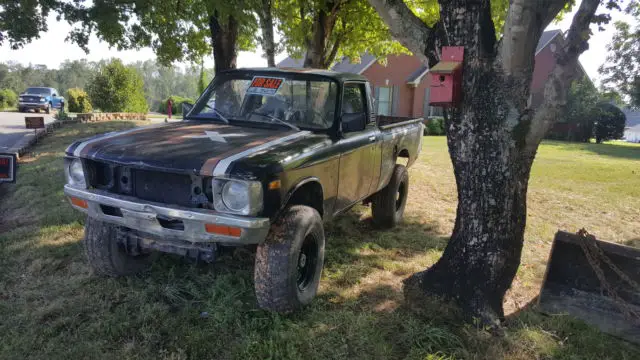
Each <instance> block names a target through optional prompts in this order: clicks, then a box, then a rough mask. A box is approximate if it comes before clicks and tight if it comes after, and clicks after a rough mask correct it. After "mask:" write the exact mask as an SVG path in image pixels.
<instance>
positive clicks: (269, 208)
mask: <svg viewBox="0 0 640 360" xmlns="http://www.w3.org/2000/svg"><path fill="white" fill-rule="evenodd" d="M373 108H374V106H373V98H372V96H371V89H370V86H369V84H368V82H367V80H366V79H365V78H364V77H362V76H359V75H354V74H345V73H335V72H331V71H323V70H303V71H299V70H290V71H288V70H276V69H254V70H250V69H243V70H233V71H226V72H221V73H218V74H217V76H216V78H215V79H214V81H213V82H212V83H211V84H210V85H209V87H208V88H207V90H206V91H205V93H204V94H203V95H202V96H201V97H200V98H199V100H198V101H197V102H196V104H195V105H194V106H193V108H192V109H191V110H189V112H188V113H187V114H186V116H185V119H184V121H180V122H176V123H168V124H161V125H157V126H147V127H140V128H134V129H131V130H126V131H122V132H116V133H109V134H104V135H100V136H96V137H94V138H91V139H86V140H82V141H77V142H75V143H74V144H72V145H71V146H69V148H68V149H67V150H66V158H65V161H66V162H65V171H66V176H67V182H68V183H67V185H65V188H64V192H65V194H66V195H67V196H68V197H69V200H70V202H71V204H72V205H73V206H74V207H75V208H77V209H78V210H81V211H83V212H85V213H87V214H88V218H87V221H86V227H85V241H84V244H85V248H86V253H87V256H88V259H89V262H90V264H91V265H92V267H93V268H94V269H95V271H96V272H98V273H100V274H104V275H110V276H121V275H127V274H131V273H135V272H138V271H141V270H143V269H144V268H145V267H146V266H147V264H148V262H149V260H150V257H149V254H150V252H151V251H152V250H159V251H162V252H170V253H177V254H181V255H185V256H189V257H193V258H196V259H198V260H204V261H213V260H214V258H215V254H216V251H217V249H218V246H219V245H226V246H234V245H246V244H257V245H258V248H257V254H256V263H255V270H254V274H255V275H254V278H255V290H256V296H257V299H258V303H259V305H260V306H261V307H263V308H266V309H270V310H275V311H281V312H288V311H292V310H295V309H297V308H299V307H300V306H302V305H304V304H306V303H308V302H310V301H311V299H312V298H313V297H314V296H315V294H316V291H317V289H318V283H319V281H320V274H321V271H322V266H323V260H324V246H325V237H324V229H323V221H325V222H326V221H330V220H331V219H332V218H333V217H334V216H336V215H338V214H339V213H341V212H344V211H345V210H348V209H349V208H350V207H352V206H353V205H355V204H357V203H360V202H363V201H364V202H365V203H369V202H370V203H371V204H372V209H373V220H374V223H375V224H377V225H379V226H381V227H392V226H394V225H396V224H397V223H398V222H399V221H400V220H401V218H402V214H403V212H404V208H405V205H406V201H407V193H408V187H409V177H408V174H407V170H406V168H405V166H403V165H397V159H398V157H401V158H407V161H406V164H407V166H410V165H411V164H413V162H414V161H415V160H416V158H417V157H418V153H419V152H420V149H421V141H422V128H423V125H422V123H421V121H422V119H405V118H393V117H382V116H379V117H377V116H376V115H375V113H374V111H373V110H372V109H373Z"/></svg>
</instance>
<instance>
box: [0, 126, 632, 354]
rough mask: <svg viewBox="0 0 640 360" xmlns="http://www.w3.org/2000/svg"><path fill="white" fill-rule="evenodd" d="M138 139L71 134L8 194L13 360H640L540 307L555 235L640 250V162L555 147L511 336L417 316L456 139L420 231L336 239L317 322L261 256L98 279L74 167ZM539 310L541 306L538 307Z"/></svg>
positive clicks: (47, 146)
mask: <svg viewBox="0 0 640 360" xmlns="http://www.w3.org/2000/svg"><path fill="white" fill-rule="evenodd" d="M131 126H135V123H131V122H105V123H92V124H76V125H66V126H64V127H63V128H61V129H59V130H57V131H56V133H55V134H54V135H52V136H50V137H48V138H45V139H44V140H43V141H42V142H41V143H40V144H39V145H38V146H37V147H36V148H35V149H34V153H33V154H32V156H31V157H26V158H24V159H23V160H21V164H20V168H19V171H18V184H16V185H8V186H5V185H3V186H2V187H0V244H1V246H0V334H2V341H0V358H1V359H24V358H36V359H38V358H40V359H79V358H91V359H94V358H104V359H114V358H139V359H187V358H190V359H205V358H216V359H218V358H219V359H303V358H304V359H452V358H456V359H551V358H553V359H598V360H601V359H638V358H640V350H639V349H638V348H636V347H633V346H631V345H629V344H627V343H624V342H621V341H619V340H616V339H613V338H611V337H609V336H607V335H604V334H602V333H600V332H598V331H597V330H595V329H593V328H590V327H588V326H586V325H584V324H583V323H581V322H580V321H577V320H573V319H571V318H569V317H567V316H556V317H546V316H542V315H539V314H538V313H537V312H536V311H535V307H534V306H532V305H530V304H529V302H530V301H531V300H532V299H533V298H534V297H535V295H536V294H537V291H538V287H539V285H540V282H541V279H542V275H543V273H544V268H545V261H546V258H547V256H548V252H549V248H550V243H551V240H552V238H553V234H554V233H555V231H556V230H557V229H558V228H560V229H566V230H569V231H576V230H577V229H579V228H581V227H586V228H587V229H588V230H589V231H590V232H591V233H593V234H595V235H596V236H598V237H600V238H602V239H606V240H611V241H617V242H628V243H632V244H635V245H640V239H638V236H639V235H638V234H640V206H638V203H639V202H640V161H639V160H640V147H638V146H620V145H608V144H603V145H595V144H568V143H561V142H545V143H544V144H543V145H542V146H541V147H540V150H539V153H538V157H537V159H536V161H535V164H534V169H533V173H532V179H531V185H530V191H529V219H528V227H527V232H526V244H525V249H524V253H523V259H522V266H521V268H520V271H519V273H518V275H517V278H516V280H515V282H514V286H513V288H512V290H511V291H510V293H509V296H508V299H507V301H506V308H507V309H508V310H509V311H510V312H511V314H510V315H509V317H508V322H507V326H508V328H507V331H506V335H505V336H504V337H502V338H496V337H492V336H490V335H488V334H487V333H485V332H484V331H482V330H477V329H475V328H473V327H472V326H469V325H462V324H461V322H460V319H459V317H458V316H457V314H456V312H455V311H454V310H452V309H450V308H448V307H447V306H445V305H443V304H438V303H433V304H425V307H424V308H423V309H422V311H418V312H417V311H415V310H412V309H409V308H407V307H406V306H404V305H403V301H402V291H401V280H402V279H403V278H405V277H406V276H408V275H409V274H411V273H413V272H415V271H417V270H422V269H424V268H425V267H427V266H429V265H430V264H432V263H433V262H434V261H436V260H437V259H438V257H439V256H440V254H441V252H442V250H443V248H444V247H445V245H446V242H447V237H448V236H449V234H450V232H451V229H452V227H453V220H454V216H455V205H456V191H455V190H456V189H455V183H454V181H453V174H452V169H451V164H450V161H449V157H448V154H447V151H446V146H445V139H444V138H443V137H427V138H425V142H424V146H423V154H422V156H421V158H420V159H419V161H418V162H417V163H416V165H415V166H414V167H413V168H412V169H411V171H410V182H411V190H410V192H411V193H410V200H409V203H408V205H407V211H406V219H405V224H404V225H402V226H401V227H399V228H398V229H395V230H393V231H378V230H372V229H371V226H370V220H369V218H370V210H369V209H368V208H366V207H356V208H355V209H354V210H352V211H350V212H348V213H347V214H346V215H345V216H343V217H341V218H340V219H339V220H337V221H336V222H334V223H333V224H331V225H330V226H329V227H328V228H327V241H328V244H327V256H326V264H325V272H324V276H323V280H322V283H321V289H320V294H319V296H318V298H317V299H316V301H314V302H313V304H312V305H311V306H309V307H308V308H306V309H305V310H304V311H302V312H299V313H297V314H292V315H287V316H283V315H277V314H272V313H268V312H265V311H261V310H258V309H256V306H255V298H254V295H253V284H252V261H253V255H252V252H251V251H250V250H247V249H238V250H236V251H235V252H233V253H226V254H224V255H223V256H222V257H221V258H220V260H219V262H218V263H217V264H215V265H196V264H190V263H188V262H186V261H185V260H183V259H181V258H178V257H174V256H170V255H161V256H159V259H158V261H157V262H156V263H155V264H154V266H153V268H152V270H151V272H150V273H149V274H146V275H144V276H139V277H131V278H122V279H107V278H101V277H97V276H95V275H93V274H91V272H90V270H89V268H88V266H87V265H86V264H85V261H84V258H83V254H82V247H81V244H80V241H81V239H82V236H83V225H82V223H83V218H82V217H81V215H80V214H79V213H78V212H76V211H74V210H72V209H71V207H70V206H69V205H68V204H67V203H66V201H65V199H64V198H63V193H62V186H63V183H64V179H63V171H62V154H63V151H64V148H65V147H66V146H67V145H68V144H70V143H71V142H72V141H73V140H74V139H77V138H80V137H85V136H89V135H91V134H93V133H100V132H105V131H113V130H115V129H122V128H127V127H131ZM528 304H529V305H528Z"/></svg>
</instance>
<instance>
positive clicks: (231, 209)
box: [213, 179, 262, 215]
mask: <svg viewBox="0 0 640 360" xmlns="http://www.w3.org/2000/svg"><path fill="white" fill-rule="evenodd" d="M213 207H214V208H215V209H216V210H217V211H220V212H227V213H233V214H240V215H256V214H258V213H259V212H260V211H261V210H262V184H260V182H258V181H244V180H230V179H213Z"/></svg>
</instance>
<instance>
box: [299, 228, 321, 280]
mask: <svg viewBox="0 0 640 360" xmlns="http://www.w3.org/2000/svg"><path fill="white" fill-rule="evenodd" d="M317 263H318V241H317V240H316V239H315V238H314V237H313V236H312V235H308V236H307V237H306V238H305V239H304V242H303V243H302V248H301V249H300V252H299V253H298V264H297V267H298V279H297V285H298V290H300V291H305V290H306V289H307V288H308V287H309V284H311V283H313V280H314V278H315V276H316V264H317Z"/></svg>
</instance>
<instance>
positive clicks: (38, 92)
mask: <svg viewBox="0 0 640 360" xmlns="http://www.w3.org/2000/svg"><path fill="white" fill-rule="evenodd" d="M24 93H25V94H34V95H49V94H50V93H51V90H49V89H47V88H28V89H27V90H26V91H25V92H24Z"/></svg>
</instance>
